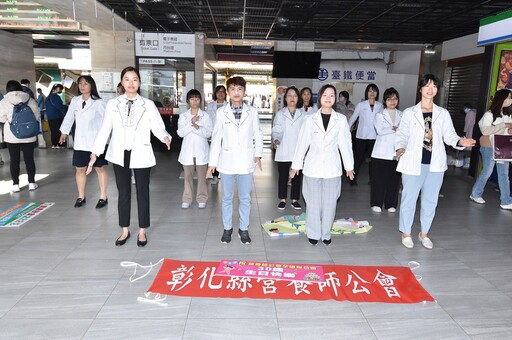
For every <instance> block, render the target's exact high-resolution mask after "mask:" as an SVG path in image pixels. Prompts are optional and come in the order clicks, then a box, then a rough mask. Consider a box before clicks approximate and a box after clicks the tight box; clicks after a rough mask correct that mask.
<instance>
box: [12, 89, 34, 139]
mask: <svg viewBox="0 0 512 340" xmlns="http://www.w3.org/2000/svg"><path fill="white" fill-rule="evenodd" d="M29 100H30V99H29ZM27 103H28V101H27V102H21V103H19V104H16V105H14V106H13V108H12V120H11V122H10V125H11V132H12V134H13V135H14V137H16V138H20V139H23V138H30V137H34V136H37V135H38V134H39V122H38V121H37V119H36V117H35V116H34V111H32V109H31V108H30V107H29V106H28V105H27Z"/></svg>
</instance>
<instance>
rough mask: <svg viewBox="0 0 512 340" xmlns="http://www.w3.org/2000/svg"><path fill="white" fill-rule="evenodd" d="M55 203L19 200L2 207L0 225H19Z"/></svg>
mask: <svg viewBox="0 0 512 340" xmlns="http://www.w3.org/2000/svg"><path fill="white" fill-rule="evenodd" d="M54 204H55V203H53V202H18V203H13V204H9V205H8V206H6V207H2V208H1V209H0V227H19V226H21V225H22V224H23V223H25V222H27V221H29V220H31V219H33V218H34V217H36V216H37V215H39V214H40V213H42V212H43V211H45V210H46V209H48V208H49V207H51V206H52V205H54Z"/></svg>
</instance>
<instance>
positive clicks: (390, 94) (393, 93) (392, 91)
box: [382, 87, 400, 107]
mask: <svg viewBox="0 0 512 340" xmlns="http://www.w3.org/2000/svg"><path fill="white" fill-rule="evenodd" d="M393 96H396V99H398V101H399V102H400V96H399V95H398V91H397V90H396V89H395V88H394V87H390V88H389V89H386V91H384V94H383V95H382V99H383V100H384V107H386V100H388V99H389V98H391V97H393Z"/></svg>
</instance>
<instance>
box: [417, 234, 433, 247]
mask: <svg viewBox="0 0 512 340" xmlns="http://www.w3.org/2000/svg"><path fill="white" fill-rule="evenodd" d="M418 240H419V241H420V242H421V245H422V246H423V247H425V248H427V249H432V248H434V244H433V243H432V241H430V239H429V238H428V237H421V233H419V234H418Z"/></svg>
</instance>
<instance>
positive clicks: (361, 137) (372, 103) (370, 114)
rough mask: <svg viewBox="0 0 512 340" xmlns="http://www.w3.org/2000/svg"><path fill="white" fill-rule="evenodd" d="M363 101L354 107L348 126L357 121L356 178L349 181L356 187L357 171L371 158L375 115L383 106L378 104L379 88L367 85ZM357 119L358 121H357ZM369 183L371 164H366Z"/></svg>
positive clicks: (374, 134)
mask: <svg viewBox="0 0 512 340" xmlns="http://www.w3.org/2000/svg"><path fill="white" fill-rule="evenodd" d="M364 99H365V100H364V101H362V102H360V103H359V104H357V105H356V109H355V110H354V114H353V115H352V117H350V119H349V121H348V124H349V126H350V127H351V128H352V126H353V125H354V124H355V123H356V121H358V124H357V131H356V138H355V139H354V158H355V168H354V170H355V173H356V178H354V180H352V181H350V185H357V177H358V175H359V169H360V168H361V165H362V164H363V162H364V161H365V159H366V156H368V157H369V156H371V154H372V152H373V146H374V145H375V139H376V138H377V132H376V131H375V125H374V120H375V114H376V113H377V112H381V111H382V110H383V109H384V106H383V105H382V103H381V102H379V88H378V86H377V85H375V84H369V85H368V86H367V87H366V90H365V92H364ZM358 119H359V120H358ZM368 167H369V169H368V170H369V176H370V182H371V179H372V162H371V160H370V163H369V164H368Z"/></svg>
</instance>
